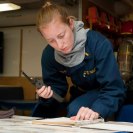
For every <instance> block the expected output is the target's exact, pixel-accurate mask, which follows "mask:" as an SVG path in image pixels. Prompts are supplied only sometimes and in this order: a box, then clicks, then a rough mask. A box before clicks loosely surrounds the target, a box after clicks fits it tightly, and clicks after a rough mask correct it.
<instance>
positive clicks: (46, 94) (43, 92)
mask: <svg viewBox="0 0 133 133" xmlns="http://www.w3.org/2000/svg"><path fill="white" fill-rule="evenodd" d="M36 93H37V94H38V96H39V97H42V98H45V99H48V98H50V97H52V95H53V91H52V90H51V87H50V86H48V87H46V86H42V88H40V89H36Z"/></svg>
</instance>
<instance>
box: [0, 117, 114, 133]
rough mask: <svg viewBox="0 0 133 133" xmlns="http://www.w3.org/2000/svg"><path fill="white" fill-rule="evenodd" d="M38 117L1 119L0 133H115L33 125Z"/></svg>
mask: <svg viewBox="0 0 133 133" xmlns="http://www.w3.org/2000/svg"><path fill="white" fill-rule="evenodd" d="M35 119H39V118H36V117H28V116H17V115H14V116H13V117H12V118H6V119H0V133H82V132H83V133H113V131H108V130H97V129H84V128H80V127H60V126H48V125H37V124H32V120H35Z"/></svg>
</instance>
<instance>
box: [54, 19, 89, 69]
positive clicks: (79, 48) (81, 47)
mask: <svg viewBox="0 0 133 133" xmlns="http://www.w3.org/2000/svg"><path fill="white" fill-rule="evenodd" d="M83 26H84V23H83V22H81V21H75V22H74V31H73V32H74V46H73V49H72V51H71V52H70V53H69V54H64V53H61V52H59V51H57V50H55V52H54V55H55V60H56V61H57V62H58V63H60V64H62V65H64V66H66V67H74V66H76V65H78V64H80V63H81V62H82V61H83V60H84V57H85V42H86V38H87V36H86V33H87V31H88V30H85V29H84V28H83Z"/></svg>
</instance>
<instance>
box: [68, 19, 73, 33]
mask: <svg viewBox="0 0 133 133" xmlns="http://www.w3.org/2000/svg"><path fill="white" fill-rule="evenodd" d="M69 25H70V28H71V29H72V30H73V29H74V20H73V19H71V18H69Z"/></svg>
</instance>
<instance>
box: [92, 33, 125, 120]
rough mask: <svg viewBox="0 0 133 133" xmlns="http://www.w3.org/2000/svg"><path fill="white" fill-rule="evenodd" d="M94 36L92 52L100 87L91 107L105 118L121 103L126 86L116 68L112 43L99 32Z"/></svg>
mask: <svg viewBox="0 0 133 133" xmlns="http://www.w3.org/2000/svg"><path fill="white" fill-rule="evenodd" d="M96 38H97V42H96V46H95V53H94V56H95V63H96V78H97V81H98V82H99V83H100V85H101V87H100V93H99V96H98V98H97V100H96V101H95V102H94V103H93V105H92V109H93V110H94V111H96V112H98V113H99V114H100V115H101V116H102V117H104V118H106V117H108V116H110V115H112V114H113V113H114V112H116V111H117V110H118V108H119V107H120V105H121V104H122V103H123V101H124V98H125V91H126V88H125V86H124V83H123V80H122V78H121V75H120V72H119V69H118V65H117V62H116V59H115V56H114V53H113V48H112V44H111V43H110V42H109V40H108V39H106V38H105V37H103V36H102V35H100V34H97V35H96Z"/></svg>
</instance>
